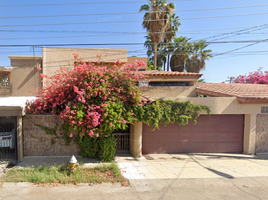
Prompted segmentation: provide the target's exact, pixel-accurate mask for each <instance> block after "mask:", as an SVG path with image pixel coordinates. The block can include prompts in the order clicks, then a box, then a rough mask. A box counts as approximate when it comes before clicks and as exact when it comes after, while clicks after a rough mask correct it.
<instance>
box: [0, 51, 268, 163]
mask: <svg viewBox="0 0 268 200" xmlns="http://www.w3.org/2000/svg"><path fill="white" fill-rule="evenodd" d="M42 52H43V53H42V56H40V57H28V56H9V58H10V60H11V67H12V69H11V70H10V71H9V72H10V83H9V84H10V85H12V87H11V88H12V90H11V93H10V96H11V97H12V96H14V97H18V96H28V97H29V98H30V97H33V96H35V95H36V93H35V89H36V88H38V87H40V86H41V80H40V77H38V74H39V73H40V71H38V70H37V67H41V68H42V73H44V74H45V75H48V76H50V75H53V73H54V72H55V71H56V70H57V69H59V68H60V66H63V65H67V66H68V65H69V66H72V65H73V64H75V62H76V60H75V59H74V57H73V53H77V54H79V56H78V57H79V58H82V59H83V60H84V61H88V60H90V61H94V62H100V63H102V64H104V65H107V66H109V65H114V61H115V60H120V61H121V64H130V63H132V62H133V60H135V59H137V60H143V61H144V62H145V63H147V58H136V57H127V50H126V49H70V48H45V47H43V51H42ZM101 54H102V55H101ZM97 55H99V58H98V57H96V56H97ZM100 55H101V56H100ZM137 73H141V74H144V75H147V76H148V78H147V80H148V85H149V86H148V87H140V90H141V93H142V94H143V98H144V99H145V100H149V101H151V100H152V99H159V98H161V99H164V100H168V99H171V100H175V101H190V102H192V103H194V104H197V105H206V106H208V107H209V108H210V110H211V114H210V115H207V114H206V113H202V114H201V116H200V117H199V118H198V119H197V124H196V125H194V124H193V123H189V124H188V125H186V126H185V127H181V126H179V125H177V124H169V125H167V126H166V127H165V126H163V125H160V129H157V130H155V131H152V129H151V127H150V126H148V125H146V124H142V123H141V122H136V123H135V124H134V125H131V126H130V130H129V131H127V132H124V133H116V134H115V137H116V138H117V140H118V144H117V145H118V146H117V148H118V150H126V151H130V152H131V153H132V154H133V155H134V156H141V155H142V154H146V153H246V154H255V153H264V152H268V131H267V130H268V120H267V119H268V115H267V112H268V95H267V94H268V93H267V92H268V86H267V85H243V84H222V83H198V82H197V80H198V79H199V78H200V77H201V76H202V74H197V73H185V72H164V71H154V70H147V69H146V68H144V69H142V70H141V71H139V72H137ZM145 85H146V84H145ZM141 86H144V85H143V84H141ZM25 98H26V97H25ZM13 107H14V106H13ZM1 109H2V111H1ZM3 109H4V108H3V106H2V107H1V105H0V114H1V113H2V114H1V116H3V113H4V114H5V115H7V112H3ZM5 109H6V110H7V108H5ZM9 109H11V107H9ZM12 109H13V108H12ZM8 113H11V112H8ZM13 115H15V116H18V114H12V116H13ZM21 116H23V110H22V107H20V116H19V118H17V121H19V122H20V128H19V129H18V130H19V131H18V132H20V133H21V132H22V129H23V139H24V140H23V143H21V144H20V148H18V155H19V156H18V159H19V160H20V159H21V158H22V157H23V156H33V155H34V156H38V155H46V156H48V155H69V154H71V153H72V152H75V153H77V152H78V150H77V149H75V148H69V149H68V148H63V145H64V143H62V144H59V145H62V146H56V147H51V146H50V140H48V138H49V137H50V136H47V135H45V134H44V133H42V132H40V133H39V132H38V134H36V131H42V130H38V129H36V127H34V125H33V123H32V122H33V121H34V122H36V121H39V122H40V121H41V122H44V123H45V124H46V125H47V126H49V127H50V126H51V127H54V124H55V123H54V122H55V121H53V120H54V119H53V120H52V118H51V116H40V117H36V116H25V117H23V118H21ZM55 120H56V119H55ZM21 125H22V127H23V128H21ZM18 127H19V126H18ZM33 134H35V135H37V136H36V137H35V138H33V137H32V135H33ZM17 137H18V142H22V139H21V138H22V134H18V136H17ZM18 146H19V144H18ZM23 153H24V155H23Z"/></svg>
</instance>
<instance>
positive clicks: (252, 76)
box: [225, 69, 268, 84]
mask: <svg viewBox="0 0 268 200" xmlns="http://www.w3.org/2000/svg"><path fill="white" fill-rule="evenodd" d="M225 82H228V83H251V84H268V71H261V69H259V70H257V71H255V72H249V74H248V75H239V76H238V77H229V78H228V80H227V81H225Z"/></svg>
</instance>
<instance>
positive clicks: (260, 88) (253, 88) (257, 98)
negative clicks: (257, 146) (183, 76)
mask: <svg viewBox="0 0 268 200" xmlns="http://www.w3.org/2000/svg"><path fill="white" fill-rule="evenodd" d="M195 91H196V92H197V93H198V94H202V95H206V96H212V97H237V100H238V101H240V102H244V103H247V102H248V103H255V102H263V103H268V85H263V84H239V83H197V86H196V89H195Z"/></svg>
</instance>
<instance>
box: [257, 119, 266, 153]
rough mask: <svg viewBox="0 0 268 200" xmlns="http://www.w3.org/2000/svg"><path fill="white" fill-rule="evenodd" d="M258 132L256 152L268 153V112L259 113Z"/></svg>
mask: <svg viewBox="0 0 268 200" xmlns="http://www.w3.org/2000/svg"><path fill="white" fill-rule="evenodd" d="M256 132H257V134H256V153H268V114H258V115H257V124H256Z"/></svg>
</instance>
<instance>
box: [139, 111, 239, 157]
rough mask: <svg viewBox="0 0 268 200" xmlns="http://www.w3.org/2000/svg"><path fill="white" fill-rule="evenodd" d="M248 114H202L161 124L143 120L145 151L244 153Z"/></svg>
mask: <svg viewBox="0 0 268 200" xmlns="http://www.w3.org/2000/svg"><path fill="white" fill-rule="evenodd" d="M243 135H244V115H200V117H199V118H198V119H197V124H196V125H194V123H193V122H190V123H189V124H188V125H186V126H184V127H182V126H179V125H178V124H169V125H167V126H166V127H165V125H160V129H156V130H155V131H152V128H151V127H150V126H148V125H146V124H143V131H142V151H143V153H145V154H146V153H242V151H243Z"/></svg>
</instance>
